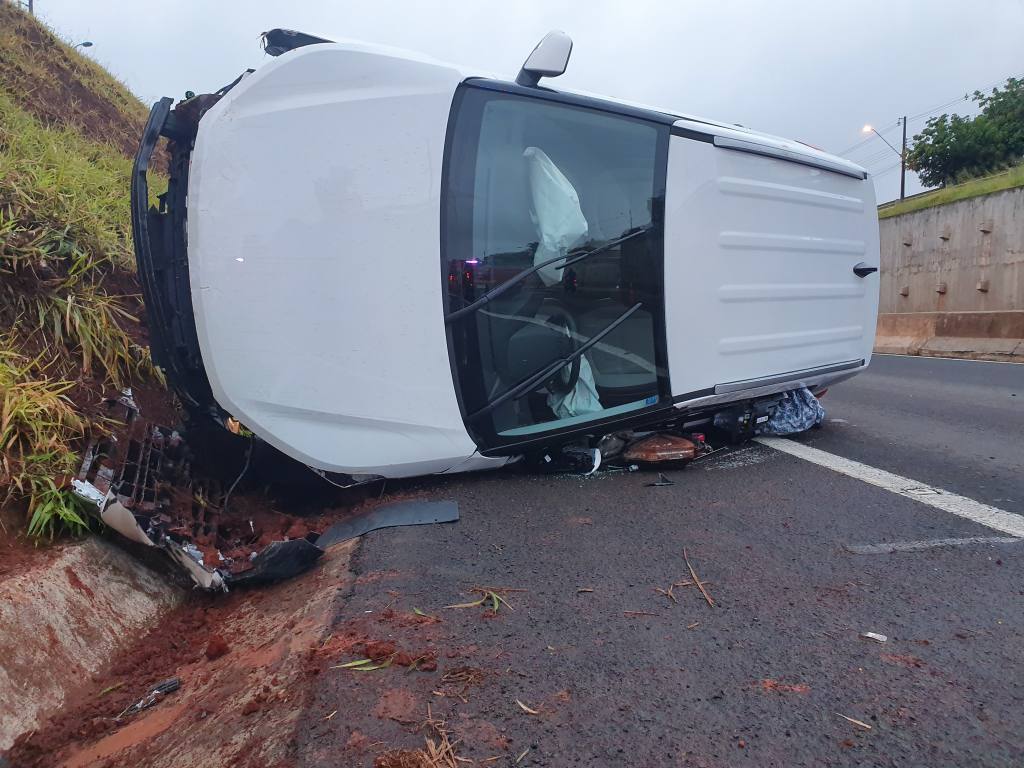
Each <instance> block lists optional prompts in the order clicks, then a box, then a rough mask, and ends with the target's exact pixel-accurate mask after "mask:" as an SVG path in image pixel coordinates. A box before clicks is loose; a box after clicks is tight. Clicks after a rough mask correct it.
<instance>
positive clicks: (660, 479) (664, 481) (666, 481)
mask: <svg viewBox="0 0 1024 768" xmlns="http://www.w3.org/2000/svg"><path fill="white" fill-rule="evenodd" d="M664 485H675V482H673V481H672V480H669V479H668V478H667V477H665V474H664V473H663V472H659V473H658V479H657V480H656V481H655V482H653V483H648V484H647V487H648V488H660V487H662V486H664Z"/></svg>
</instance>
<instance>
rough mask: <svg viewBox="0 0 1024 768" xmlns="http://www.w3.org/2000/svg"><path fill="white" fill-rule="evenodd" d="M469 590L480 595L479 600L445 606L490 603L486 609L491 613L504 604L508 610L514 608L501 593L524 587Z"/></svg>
mask: <svg viewBox="0 0 1024 768" xmlns="http://www.w3.org/2000/svg"><path fill="white" fill-rule="evenodd" d="M469 591H470V592H472V593H475V594H478V595H480V599H479V600H473V601H472V602H469V603H456V604H455V605H446V606H445V608H477V607H479V606H481V605H486V604H487V603H488V602H489V603H490V607H489V608H488V609H487V610H489V611H490V612H491V613H497V612H498V609H499V608H500V607H501V606H502V605H503V604H504V605H505V606H507V607H508V609H509V610H510V611H512V610H515V609H514V608H513V607H512V604H511V603H510V602H509V601H508V600H506V599H505V598H504V597H503V595H506V594H508V593H510V592H525V591H526V590H525V589H513V588H511V587H472V588H471V589H470V590H469Z"/></svg>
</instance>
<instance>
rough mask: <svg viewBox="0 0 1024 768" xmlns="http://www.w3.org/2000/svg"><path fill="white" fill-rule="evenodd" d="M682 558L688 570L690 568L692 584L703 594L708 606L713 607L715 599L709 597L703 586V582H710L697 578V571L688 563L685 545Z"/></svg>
mask: <svg viewBox="0 0 1024 768" xmlns="http://www.w3.org/2000/svg"><path fill="white" fill-rule="evenodd" d="M683 560H685V561H686V567H687V568H689V570H690V577H691V578H692V579H693V584H694V585H696V587H697V589H699V590H700V593H701V594H702V595H704V599H705V600H706V601H707V604H708V605H709V606H711V607H712V608H714V607H715V601H714V600H713V599H712V598H711V595H709V594H708V591H707V590H706V589H705V588H704V584H705V583H709V584H710V582H703V581H701V580H700V578H698V576H697V571H695V570H694V569H693V566H692V565H691V564H690V558H689V557H688V556H687V554H686V547H683ZM680 586H682V585H680ZM687 586H689V585H687Z"/></svg>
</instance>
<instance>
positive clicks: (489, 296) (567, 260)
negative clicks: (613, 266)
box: [444, 227, 651, 324]
mask: <svg viewBox="0 0 1024 768" xmlns="http://www.w3.org/2000/svg"><path fill="white" fill-rule="evenodd" d="M650 230H651V228H650V227H644V228H643V229H638V230H637V231H636V232H630V233H629V234H628V235H624V236H623V237H620V238H618V239H616V240H611V241H609V242H607V243H605V244H604V245H599V246H598V247H597V248H594V249H593V250H592V251H585V252H584V253H578V254H576V255H575V256H555V258H553V259H548V260H547V261H542V262H541V263H540V264H534V265H533V266H532V267H529V268H527V269H524V270H523V271H522V272H520V273H519V274H517V275H514V276H513V277H510V278H509V279H508V280H506V281H505V282H504V283H501V284H500V285H496V286H494V287H493V288H492V289H491V290H489V291H488V292H487V293H485V294H484V295H483V296H481V297H480V298H479V299H477V300H476V301H474V302H473V303H472V304H467V305H466V306H464V307H462V308H461V309H457V310H455V311H454V312H449V313H448V314H447V315H445V317H444V321H445V323H446V324H447V323H453V322H455V321H456V320H459V319H461V318H463V317H465V316H466V315H470V314H472V313H473V312H476V311H477V310H478V309H480V307H482V306H484V305H485V304H487V303H489V302H490V301H492V300H493V299H495V298H496V297H498V296H500V295H501V294H503V293H505V291H507V290H508V289H509V288H511V287H512V286H514V285H516V284H517V283H519V282H521V281H523V280H525V279H526V278H528V277H529V276H530V275H532V274H534V273H535V272H540V271H541V270H542V269H544V267H546V266H548V265H550V264H554V263H556V262H559V261H561V262H564V263H563V264H560V265H559V266H557V267H555V269H565V268H566V267H568V266H569V265H570V264H575V263H576V262H577V261H583V260H584V259H586V258H589V257H591V256H596V255H597V254H599V253H603V252H604V251H607V250H608V249H609V248H614V247H615V246H616V245H619V244H620V243H624V242H626V241H627V240H632V239H633V238H634V237H637V236H638V235H642V234H646V233H647V232H650Z"/></svg>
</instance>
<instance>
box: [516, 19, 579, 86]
mask: <svg viewBox="0 0 1024 768" xmlns="http://www.w3.org/2000/svg"><path fill="white" fill-rule="evenodd" d="M571 53H572V38H571V37H569V36H568V35H567V34H565V32H557V31H555V32H548V33H547V34H546V35H544V39H543V40H541V41H540V42H539V43H537V47H536V48H534V49H533V53H531V54H530V55H529V56H527V57H526V61H525V62H523V68H522V69H521V70H519V75H518V76H517V77H516V83H517V84H518V85H525V86H527V87H529V88H532V87H533V86H535V85H537V83H539V82H540V79H541V78H542V77H558V76H559V75H561V74H562V73H564V72H565V68H566V67H567V66H569V54H571Z"/></svg>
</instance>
